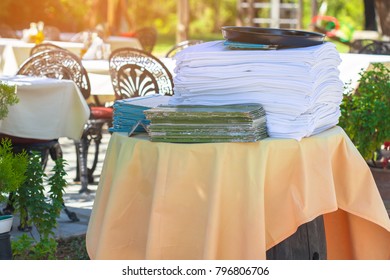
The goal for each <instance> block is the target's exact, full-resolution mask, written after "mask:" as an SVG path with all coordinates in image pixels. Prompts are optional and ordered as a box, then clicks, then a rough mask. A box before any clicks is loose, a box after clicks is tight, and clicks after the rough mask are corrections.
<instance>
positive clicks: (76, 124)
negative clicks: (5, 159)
mask: <svg viewBox="0 0 390 280" xmlns="http://www.w3.org/2000/svg"><path fill="white" fill-rule="evenodd" d="M0 81H2V82H7V83H8V84H15V85H16V86H17V96H18V97H19V102H18V103H17V104H16V105H13V106H10V107H9V113H8V116H7V118H5V119H4V120H3V121H2V122H1V123H0V132H1V133H5V134H8V135H12V136H17V137H24V138H34V139H47V140H49V139H57V138H59V137H68V138H71V139H74V140H78V139H80V137H81V135H82V132H83V129H84V125H85V123H86V122H87V120H88V118H89V114H90V111H89V107H88V104H87V103H86V101H85V99H84V97H83V95H82V94H81V92H80V90H79V89H78V87H77V86H76V84H75V83H74V82H73V81H71V80H57V79H49V78H41V77H27V76H2V77H0Z"/></svg>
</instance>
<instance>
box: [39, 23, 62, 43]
mask: <svg viewBox="0 0 390 280" xmlns="http://www.w3.org/2000/svg"><path fill="white" fill-rule="evenodd" d="M43 34H44V36H45V40H49V41H60V37H61V36H60V34H61V31H60V29H59V28H58V27H56V26H52V25H45V27H44V28H43Z"/></svg>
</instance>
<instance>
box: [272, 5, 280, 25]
mask: <svg viewBox="0 0 390 280" xmlns="http://www.w3.org/2000/svg"><path fill="white" fill-rule="evenodd" d="M279 19H280V0H272V1H271V24H270V27H271V28H279V27H280V22H279Z"/></svg>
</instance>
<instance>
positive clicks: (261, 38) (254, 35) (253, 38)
mask: <svg viewBox="0 0 390 280" xmlns="http://www.w3.org/2000/svg"><path fill="white" fill-rule="evenodd" d="M221 29H222V35H223V37H224V38H225V39H226V40H230V41H233V42H240V43H250V44H262V45H276V46H277V47H278V48H298V47H309V46H315V45H320V44H322V43H323V42H324V38H325V35H324V34H322V33H317V32H307V31H301V30H289V29H277V28H259V27H241V26H223V27H222V28H221Z"/></svg>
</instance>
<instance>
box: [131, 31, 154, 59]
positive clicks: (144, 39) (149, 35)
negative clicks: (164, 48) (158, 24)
mask: <svg viewBox="0 0 390 280" xmlns="http://www.w3.org/2000/svg"><path fill="white" fill-rule="evenodd" d="M135 37H137V39H138V40H139V42H140V43H141V46H142V48H143V50H144V51H145V52H147V53H152V51H153V48H154V46H155V45H156V42H157V30H156V29H155V28H154V27H143V28H141V29H138V30H136V31H135Z"/></svg>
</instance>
